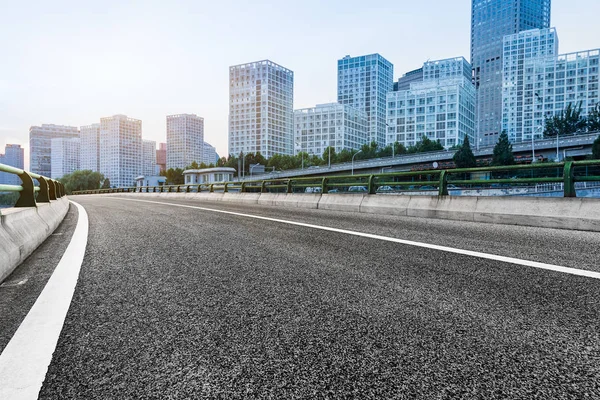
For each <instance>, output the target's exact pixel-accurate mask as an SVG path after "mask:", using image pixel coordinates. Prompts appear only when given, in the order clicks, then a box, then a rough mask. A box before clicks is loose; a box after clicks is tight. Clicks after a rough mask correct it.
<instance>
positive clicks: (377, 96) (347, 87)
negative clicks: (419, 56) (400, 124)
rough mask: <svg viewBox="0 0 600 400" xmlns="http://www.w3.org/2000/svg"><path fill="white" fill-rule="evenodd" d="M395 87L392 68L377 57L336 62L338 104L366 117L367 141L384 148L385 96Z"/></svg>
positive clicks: (345, 59)
mask: <svg viewBox="0 0 600 400" xmlns="http://www.w3.org/2000/svg"><path fill="white" fill-rule="evenodd" d="M393 87H394V66H393V65H392V63H391V62H389V61H388V60H386V59H385V58H383V57H382V56H381V55H379V54H370V55H366V56H359V57H350V56H346V57H344V58H342V59H341V60H338V103H340V104H348V105H350V106H353V107H354V108H356V109H358V110H360V111H363V112H365V113H366V114H367V118H368V121H369V142H371V141H375V142H377V144H378V145H379V146H381V147H383V146H385V136H386V126H385V108H386V96H387V94H388V92H391V91H392V90H393Z"/></svg>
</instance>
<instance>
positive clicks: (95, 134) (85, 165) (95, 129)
mask: <svg viewBox="0 0 600 400" xmlns="http://www.w3.org/2000/svg"><path fill="white" fill-rule="evenodd" d="M79 132H80V139H81V142H80V143H81V157H80V167H81V169H82V170H91V171H95V172H98V171H100V124H91V125H86V126H82V127H81V128H79Z"/></svg>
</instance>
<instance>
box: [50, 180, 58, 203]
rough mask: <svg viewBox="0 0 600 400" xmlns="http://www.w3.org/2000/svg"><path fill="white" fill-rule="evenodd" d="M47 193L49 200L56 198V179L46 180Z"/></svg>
mask: <svg viewBox="0 0 600 400" xmlns="http://www.w3.org/2000/svg"><path fill="white" fill-rule="evenodd" d="M48 194H49V196H50V200H57V199H58V196H57V194H56V181H55V180H54V179H49V180H48Z"/></svg>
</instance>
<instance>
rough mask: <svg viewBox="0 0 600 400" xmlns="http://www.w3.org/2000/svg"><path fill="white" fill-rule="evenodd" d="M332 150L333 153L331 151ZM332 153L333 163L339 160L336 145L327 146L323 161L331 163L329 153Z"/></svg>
mask: <svg viewBox="0 0 600 400" xmlns="http://www.w3.org/2000/svg"><path fill="white" fill-rule="evenodd" d="M330 150H331V153H329V151H330ZM330 154H331V163H332V164H335V163H336V162H337V154H336V153H335V147H333V146H327V147H326V148H325V151H323V161H324V162H325V164H328V163H329V155H330Z"/></svg>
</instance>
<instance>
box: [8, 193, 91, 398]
mask: <svg viewBox="0 0 600 400" xmlns="http://www.w3.org/2000/svg"><path fill="white" fill-rule="evenodd" d="M71 203H73V204H74V205H75V206H76V207H77V210H78V211H79V216H78V219H77V226H76V227H75V231H74V232H73V237H72V238H71V242H70V243H69V246H68V247H67V249H66V250H65V253H64V254H63V256H62V258H61V259H60V261H59V263H58V265H57V266H56V269H55V270H54V273H53V274H52V276H51V277H50V279H49V280H48V282H47V283H46V286H45V287H44V290H42V293H41V294H40V295H39V297H38V298H37V300H36V302H35V304H34V305H33V307H32V308H31V310H29V313H28V314H27V316H26V317H25V319H24V320H23V322H22V323H21V325H20V326H19V329H17V331H16V332H15V334H14V336H13V337H12V339H11V340H10V342H8V345H7V346H6V347H5V348H4V351H3V352H2V354H0V399H11V400H12V399H24V400H28V399H37V398H38V394H39V392H40V389H41V388H42V383H43V382H44V379H45V377H46V372H47V371H48V366H49V365H50V361H52V353H53V352H54V350H55V349H56V343H57V342H58V337H59V336H60V331H61V330H62V327H63V324H64V322H65V317H66V315H67V311H68V310H69V305H70V304H71V299H72V298H73V293H74V291H75V285H76V284H77V279H78V277H79V270H80V269H81V263H82V262H83V256H84V254H85V247H86V245H87V237H88V216H87V213H86V212H85V209H84V208H83V207H82V206H81V205H79V204H77V203H75V202H71Z"/></svg>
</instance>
